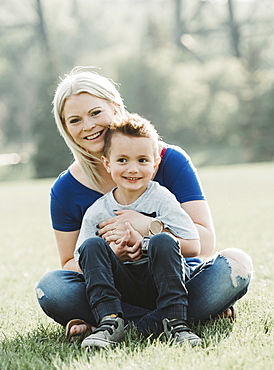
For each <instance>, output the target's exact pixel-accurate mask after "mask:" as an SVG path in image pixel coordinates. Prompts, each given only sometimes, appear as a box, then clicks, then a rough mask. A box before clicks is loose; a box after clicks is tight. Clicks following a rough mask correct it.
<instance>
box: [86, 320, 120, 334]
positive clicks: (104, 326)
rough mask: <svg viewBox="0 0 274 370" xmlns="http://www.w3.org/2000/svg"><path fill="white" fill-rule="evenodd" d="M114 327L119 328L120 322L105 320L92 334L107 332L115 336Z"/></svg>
mask: <svg viewBox="0 0 274 370" xmlns="http://www.w3.org/2000/svg"><path fill="white" fill-rule="evenodd" d="M113 327H114V328H115V329H117V327H118V322H117V321H116V320H105V321H103V322H101V323H100V324H99V325H98V326H97V328H96V329H95V330H94V331H93V333H92V334H95V333H97V332H98V331H105V330H107V331H108V332H109V333H110V334H111V335H112V334H113Z"/></svg>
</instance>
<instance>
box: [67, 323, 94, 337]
mask: <svg viewBox="0 0 274 370" xmlns="http://www.w3.org/2000/svg"><path fill="white" fill-rule="evenodd" d="M87 329H88V328H87V325H86V324H80V325H73V326H72V327H71V328H70V332H69V334H70V335H71V336H72V337H74V336H77V335H80V334H83V333H84V332H85V331H87ZM92 330H94V329H93V328H92Z"/></svg>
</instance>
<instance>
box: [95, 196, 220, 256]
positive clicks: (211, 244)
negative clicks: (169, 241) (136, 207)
mask: <svg viewBox="0 0 274 370" xmlns="http://www.w3.org/2000/svg"><path fill="white" fill-rule="evenodd" d="M181 207H182V208H183V209H184V210H185V211H186V212H187V213H188V215H189V216H190V218H191V219H192V221H193V222H194V224H195V226H196V227H197V230H198V233H199V236H200V254H199V257H209V256H211V255H212V253H213V252H214V249H215V230H214V225H213V221H212V217H211V213H210V209H209V206H208V203H207V201H205V200H196V201H191V202H185V203H182V204H181ZM116 214H117V216H116V217H111V218H109V219H107V220H105V221H103V222H101V223H100V229H99V234H100V236H102V237H103V238H107V239H108V241H114V242H115V241H116V240H117V239H119V238H121V235H124V233H125V230H126V227H125V223H126V222H130V224H131V225H132V226H133V228H134V229H135V230H137V231H139V233H140V234H141V235H142V236H145V235H147V232H148V226H149V224H150V221H151V217H148V216H144V215H142V214H141V213H138V212H136V211H132V210H122V211H117V212H116ZM112 230H115V231H114V232H113V233H112V232H111V231H112ZM182 243H186V240H185V239H182ZM193 243H194V244H195V243H196V242H194V241H193ZM196 247H197V246H196V245H195V246H194V249H196ZM182 248H183V249H185V247H181V249H182ZM191 249H192V248H191ZM186 250H187V249H186ZM182 254H183V255H184V257H187V256H190V255H191V256H192V257H193V254H191V252H190V253H188V252H185V253H184V252H183V250H182Z"/></svg>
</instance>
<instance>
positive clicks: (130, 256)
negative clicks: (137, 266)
mask: <svg viewBox="0 0 274 370" xmlns="http://www.w3.org/2000/svg"><path fill="white" fill-rule="evenodd" d="M125 226H126V228H127V229H126V231H125V234H124V236H123V237H122V238H121V239H119V240H118V242H117V243H115V242H110V247H111V248H112V250H113V252H114V253H115V254H116V256H117V257H118V258H119V260H120V261H123V262H125V261H138V260H139V259H140V258H141V257H142V251H141V241H142V236H141V235H140V234H139V233H138V232H137V231H136V230H134V229H133V227H132V226H131V225H130V223H129V222H126V225H125ZM133 235H134V238H136V242H135V243H134V244H133V245H132V246H129V241H130V239H131V238H132V236H133Z"/></svg>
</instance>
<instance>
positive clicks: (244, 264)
mask: <svg viewBox="0 0 274 370" xmlns="http://www.w3.org/2000/svg"><path fill="white" fill-rule="evenodd" d="M220 255H221V256H224V257H225V258H226V259H227V261H228V263H229V265H230V267H231V269H232V274H233V276H234V277H236V276H241V277H243V278H248V277H252V274H253V262H252V259H251V257H250V256H249V255H248V254H247V253H246V252H244V251H243V250H242V249H238V248H227V249H224V250H222V251H221V252H220Z"/></svg>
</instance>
